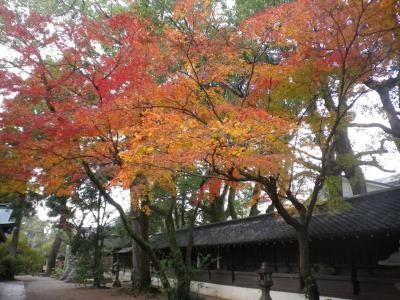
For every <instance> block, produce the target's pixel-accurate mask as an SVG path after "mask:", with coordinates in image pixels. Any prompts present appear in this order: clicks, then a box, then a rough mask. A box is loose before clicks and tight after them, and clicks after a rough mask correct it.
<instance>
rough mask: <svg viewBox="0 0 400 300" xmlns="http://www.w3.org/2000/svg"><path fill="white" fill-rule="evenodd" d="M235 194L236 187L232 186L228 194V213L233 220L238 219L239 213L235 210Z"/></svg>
mask: <svg viewBox="0 0 400 300" xmlns="http://www.w3.org/2000/svg"><path fill="white" fill-rule="evenodd" d="M235 194H236V189H235V188H234V187H233V186H231V187H230V188H229V194H228V215H229V216H230V217H231V219H232V220H236V219H237V213H236V210H235V203H234V201H235Z"/></svg>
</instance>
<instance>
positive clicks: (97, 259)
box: [93, 197, 103, 288]
mask: <svg viewBox="0 0 400 300" xmlns="http://www.w3.org/2000/svg"><path fill="white" fill-rule="evenodd" d="M100 210H101V197H98V201H97V216H96V223H97V224H96V238H95V240H94V260H93V263H94V265H93V286H94V287H97V288H99V287H101V281H102V278H103V267H102V262H101V257H102V254H101V250H102V235H103V233H102V227H101V220H100Z"/></svg>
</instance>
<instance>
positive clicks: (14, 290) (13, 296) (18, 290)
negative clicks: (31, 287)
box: [0, 281, 26, 300]
mask: <svg viewBox="0 0 400 300" xmlns="http://www.w3.org/2000/svg"><path fill="white" fill-rule="evenodd" d="M25 299H26V298H25V287H24V283H23V282H22V281H0V300H25Z"/></svg>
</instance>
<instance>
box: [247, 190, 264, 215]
mask: <svg viewBox="0 0 400 300" xmlns="http://www.w3.org/2000/svg"><path fill="white" fill-rule="evenodd" d="M260 193H261V184H259V183H256V185H255V186H254V190H253V194H252V197H251V198H252V199H253V198H255V197H259V196H260ZM257 204H258V201H257V203H255V204H253V206H252V207H251V208H250V214H249V217H253V216H257V215H258V214H259V213H260V211H259V210H258V208H257Z"/></svg>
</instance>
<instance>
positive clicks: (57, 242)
mask: <svg viewBox="0 0 400 300" xmlns="http://www.w3.org/2000/svg"><path fill="white" fill-rule="evenodd" d="M61 242H62V240H61V236H60V233H59V232H58V233H57V235H56V237H55V239H54V241H53V245H52V247H51V251H50V254H49V256H48V258H47V266H46V275H51V273H52V272H53V271H54V268H55V266H56V260H57V255H58V251H59V250H60V246H61Z"/></svg>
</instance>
